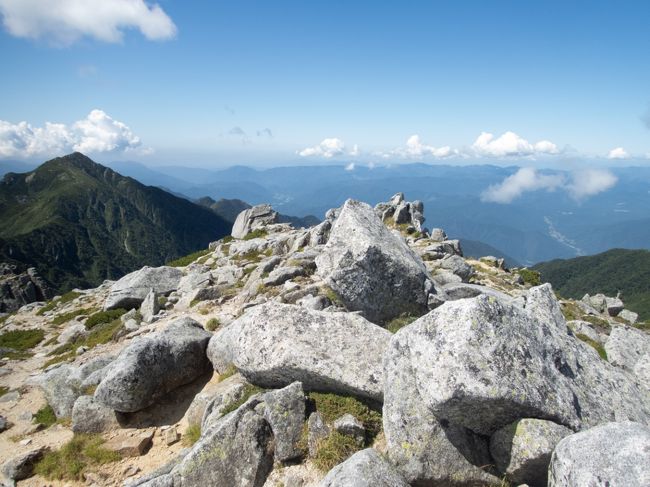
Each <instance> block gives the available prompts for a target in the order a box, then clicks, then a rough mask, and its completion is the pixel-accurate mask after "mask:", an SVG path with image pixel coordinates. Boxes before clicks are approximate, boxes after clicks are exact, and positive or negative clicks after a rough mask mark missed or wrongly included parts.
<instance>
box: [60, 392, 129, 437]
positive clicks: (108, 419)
mask: <svg viewBox="0 0 650 487" xmlns="http://www.w3.org/2000/svg"><path fill="white" fill-rule="evenodd" d="M119 415H120V413H117V412H115V411H113V410H112V409H111V408H109V407H107V406H104V405H103V404H101V403H100V402H98V401H96V400H95V398H94V397H93V396H80V397H79V398H78V399H77V400H76V401H75V403H74V407H73V408H72V431H73V432H75V433H102V432H104V431H109V430H111V429H115V428H119V427H120V417H119Z"/></svg>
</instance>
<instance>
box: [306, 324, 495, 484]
mask: <svg viewBox="0 0 650 487" xmlns="http://www.w3.org/2000/svg"><path fill="white" fill-rule="evenodd" d="M416 323H417V322H416ZM411 326H412V325H409V326H408V327H406V328H402V330H400V331H399V332H398V333H396V334H395V335H394V336H393V338H392V340H391V342H390V345H389V348H388V350H387V351H386V353H385V355H384V381H385V382H384V383H385V386H384V408H383V425H384V434H385V435H386V444H387V449H388V458H389V460H390V461H391V463H392V464H393V465H395V467H396V468H397V470H398V471H399V472H400V473H401V474H402V475H403V476H404V477H405V479H406V481H407V482H409V483H410V484H411V485H481V486H482V485H491V484H492V483H495V484H497V485H498V482H499V479H498V478H497V477H495V476H494V475H491V474H490V472H488V471H486V470H485V466H486V465H490V464H491V463H492V460H491V458H490V454H489V450H488V442H487V440H486V439H485V437H483V436H479V435H477V434H475V433H473V432H471V431H469V430H468V429H466V428H463V427H460V426H456V425H453V424H450V423H449V422H448V421H442V422H441V421H439V420H438V419H437V418H436V417H435V416H434V415H433V413H432V412H431V411H430V409H429V408H427V406H426V405H425V403H424V401H423V398H422V396H421V393H420V390H419V386H418V384H417V381H416V371H415V369H414V367H413V364H412V363H411V362H412V361H413V353H412V351H411V340H412V339H413V337H412V336H411V334H410V333H407V331H410V328H411ZM415 340H419V338H415ZM310 419H311V418H310Z"/></svg>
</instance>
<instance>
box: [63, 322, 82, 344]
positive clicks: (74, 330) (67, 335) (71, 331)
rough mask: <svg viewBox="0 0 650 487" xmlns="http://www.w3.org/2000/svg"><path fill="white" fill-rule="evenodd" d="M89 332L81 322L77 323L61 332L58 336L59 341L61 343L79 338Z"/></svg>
mask: <svg viewBox="0 0 650 487" xmlns="http://www.w3.org/2000/svg"><path fill="white" fill-rule="evenodd" d="M87 333H88V330H86V327H85V326H84V325H82V324H81V323H75V324H73V325H69V326H67V327H66V328H65V329H64V330H63V331H62V332H61V334H60V335H59V336H58V337H57V339H56V341H57V343H60V344H61V345H63V344H66V343H69V342H72V341H74V340H76V339H77V338H80V337H83V336H85V335H86V334H87Z"/></svg>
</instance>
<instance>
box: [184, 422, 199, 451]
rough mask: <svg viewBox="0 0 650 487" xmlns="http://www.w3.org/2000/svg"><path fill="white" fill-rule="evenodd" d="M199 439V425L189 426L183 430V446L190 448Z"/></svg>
mask: <svg viewBox="0 0 650 487" xmlns="http://www.w3.org/2000/svg"><path fill="white" fill-rule="evenodd" d="M199 438H201V425H200V424H191V425H189V426H188V427H187V429H186V430H185V434H184V435H183V440H182V441H183V445H185V446H192V445H193V444H194V443H196V442H197V441H199Z"/></svg>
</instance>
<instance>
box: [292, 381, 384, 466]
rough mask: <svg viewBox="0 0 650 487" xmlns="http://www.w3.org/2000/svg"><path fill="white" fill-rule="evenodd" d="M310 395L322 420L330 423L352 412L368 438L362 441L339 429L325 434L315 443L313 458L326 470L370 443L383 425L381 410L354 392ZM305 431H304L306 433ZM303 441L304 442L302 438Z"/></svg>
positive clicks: (314, 393)
mask: <svg viewBox="0 0 650 487" xmlns="http://www.w3.org/2000/svg"><path fill="white" fill-rule="evenodd" d="M307 397H308V399H309V400H310V401H311V402H312V403H313V405H314V407H315V408H316V410H317V411H318V412H319V413H320V414H321V416H322V417H323V421H325V423H328V424H330V425H331V423H333V422H334V421H335V420H336V419H338V418H340V417H341V416H343V415H344V414H351V415H352V416H354V417H355V418H357V419H358V420H359V421H360V422H361V423H362V424H363V426H364V428H365V429H366V439H365V442H364V443H363V444H361V445H360V444H359V443H357V441H356V440H355V439H354V438H353V437H351V436H347V435H344V434H341V433H339V432H337V431H331V433H330V434H329V435H328V436H327V437H326V438H323V439H322V440H321V441H320V442H319V443H318V445H317V447H316V454H315V455H314V456H313V458H312V460H313V462H314V464H315V465H316V467H318V468H319V469H320V470H322V471H324V472H327V471H329V470H331V469H332V468H333V467H334V466H335V465H338V464H339V463H341V462H342V461H344V460H346V459H347V458H348V457H349V456H350V455H352V454H353V453H355V452H357V451H359V450H361V449H363V448H365V447H367V446H369V445H371V444H372V442H373V441H374V440H375V438H376V437H377V435H378V434H379V433H380V432H381V429H382V418H381V413H379V412H378V411H375V410H373V409H372V408H370V407H369V406H368V405H366V404H364V403H362V402H361V401H359V400H358V399H355V398H354V397H351V396H339V395H336V394H328V393H320V392H310V393H309V394H308V395H307ZM306 433H307V432H306V431H305V435H303V436H306ZM303 443H305V441H304V439H303Z"/></svg>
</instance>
